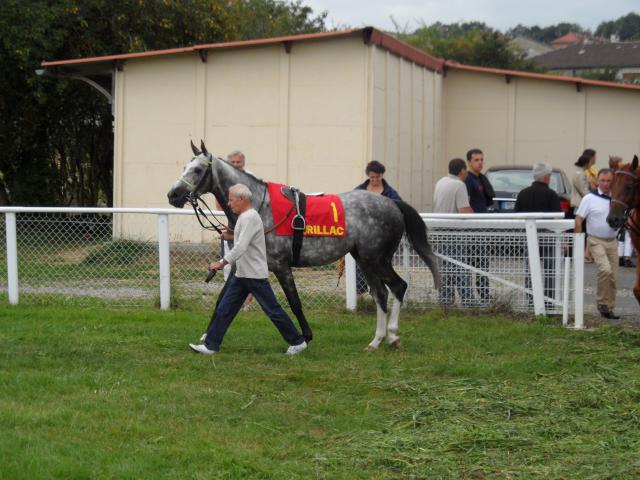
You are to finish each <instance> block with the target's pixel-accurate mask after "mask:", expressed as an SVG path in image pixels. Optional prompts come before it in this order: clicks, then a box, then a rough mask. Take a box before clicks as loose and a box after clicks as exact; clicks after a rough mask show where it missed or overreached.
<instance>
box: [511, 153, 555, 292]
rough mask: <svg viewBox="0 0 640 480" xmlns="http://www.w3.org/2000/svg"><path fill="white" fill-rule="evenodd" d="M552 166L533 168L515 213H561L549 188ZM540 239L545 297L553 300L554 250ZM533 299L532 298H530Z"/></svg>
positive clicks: (543, 165)
mask: <svg viewBox="0 0 640 480" xmlns="http://www.w3.org/2000/svg"><path fill="white" fill-rule="evenodd" d="M551 171H552V169H551V166H550V165H548V164H546V163H536V164H535V165H534V166H533V183H532V184H531V186H529V187H527V188H525V189H524V190H521V191H520V193H519V194H518V198H517V199H516V205H515V207H514V209H513V211H514V212H561V211H562V208H560V197H558V194H557V193H556V192H554V191H553V190H551V189H550V188H549V182H550V181H551ZM544 240H545V239H544V236H543V237H540V238H539V239H538V241H539V242H540V245H539V246H538V249H539V252H540V260H541V261H542V276H543V278H544V296H545V297H549V298H553V291H554V287H555V282H554V278H553V263H554V260H555V259H554V248H553V245H552V244H551V243H548V242H545V241H544ZM525 288H528V289H530V288H531V276H530V275H527V277H526V279H525ZM529 298H530V299H531V297H529Z"/></svg>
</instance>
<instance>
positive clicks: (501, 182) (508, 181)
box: [487, 170, 533, 193]
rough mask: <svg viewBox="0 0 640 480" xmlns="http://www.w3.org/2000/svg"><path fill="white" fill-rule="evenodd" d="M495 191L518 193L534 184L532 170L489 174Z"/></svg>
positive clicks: (491, 172)
mask: <svg viewBox="0 0 640 480" xmlns="http://www.w3.org/2000/svg"><path fill="white" fill-rule="evenodd" d="M487 178H488V179H489V181H490V182H491V186H492V187H493V189H494V190H495V191H500V192H509V193H518V192H519V191H520V190H522V189H523V188H527V187H528V186H529V185H531V182H533V174H532V173H531V170H495V171H489V172H487Z"/></svg>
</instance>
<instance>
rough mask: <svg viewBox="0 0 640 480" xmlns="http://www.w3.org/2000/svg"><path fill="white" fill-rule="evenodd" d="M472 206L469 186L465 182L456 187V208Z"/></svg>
mask: <svg viewBox="0 0 640 480" xmlns="http://www.w3.org/2000/svg"><path fill="white" fill-rule="evenodd" d="M470 206H471V204H470V203H469V192H467V186H466V185H465V184H464V183H463V184H462V185H461V186H460V187H458V188H457V189H456V208H457V209H458V210H459V209H461V208H465V207H470Z"/></svg>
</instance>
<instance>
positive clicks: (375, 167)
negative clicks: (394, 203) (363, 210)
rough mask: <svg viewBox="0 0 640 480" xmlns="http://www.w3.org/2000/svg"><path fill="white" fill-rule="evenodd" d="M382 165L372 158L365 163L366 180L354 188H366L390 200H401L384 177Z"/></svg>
mask: <svg viewBox="0 0 640 480" xmlns="http://www.w3.org/2000/svg"><path fill="white" fill-rule="evenodd" d="M385 171H386V169H385V168H384V165H383V164H381V163H380V162H378V161H377V160H372V161H370V162H369V163H368V164H367V167H366V168H365V170H364V173H365V174H366V175H367V177H369V178H368V180H366V181H365V182H364V183H361V184H360V185H358V186H357V187H356V188H355V190H366V191H368V192H372V193H378V194H380V195H382V196H383V197H389V198H390V199H391V200H402V199H401V198H400V195H399V194H398V192H396V191H395V190H394V189H393V188H391V186H390V185H389V184H388V183H387V181H386V180H385V179H384V172H385Z"/></svg>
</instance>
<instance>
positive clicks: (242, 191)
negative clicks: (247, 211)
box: [229, 183, 251, 200]
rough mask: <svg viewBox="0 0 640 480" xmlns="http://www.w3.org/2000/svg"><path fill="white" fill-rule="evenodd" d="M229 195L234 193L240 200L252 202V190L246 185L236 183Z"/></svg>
mask: <svg viewBox="0 0 640 480" xmlns="http://www.w3.org/2000/svg"><path fill="white" fill-rule="evenodd" d="M229 193H233V194H234V195H235V196H236V197H238V198H243V199H246V200H251V190H249V187H247V186H246V185H245V184H244V183H236V184H235V185H234V186H233V187H231V188H230V189H229Z"/></svg>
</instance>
